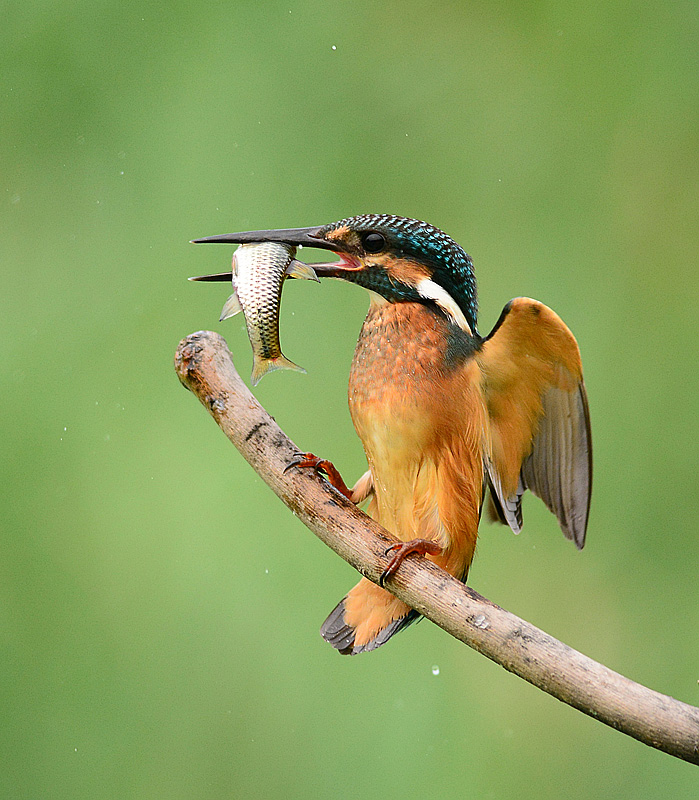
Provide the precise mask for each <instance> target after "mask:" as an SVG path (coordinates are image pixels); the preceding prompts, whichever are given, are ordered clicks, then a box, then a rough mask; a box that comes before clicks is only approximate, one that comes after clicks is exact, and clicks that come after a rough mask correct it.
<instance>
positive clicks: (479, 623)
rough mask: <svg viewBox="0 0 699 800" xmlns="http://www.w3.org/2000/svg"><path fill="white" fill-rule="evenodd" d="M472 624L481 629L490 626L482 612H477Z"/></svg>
mask: <svg viewBox="0 0 699 800" xmlns="http://www.w3.org/2000/svg"><path fill="white" fill-rule="evenodd" d="M473 624H474V625H475V626H476V627H477V628H480V629H481V630H487V629H488V628H489V627H490V623H489V622H488V620H487V619H486V618H485V617H484V616H483V614H479V615H478V616H477V617H476V618H475V619H474V620H473Z"/></svg>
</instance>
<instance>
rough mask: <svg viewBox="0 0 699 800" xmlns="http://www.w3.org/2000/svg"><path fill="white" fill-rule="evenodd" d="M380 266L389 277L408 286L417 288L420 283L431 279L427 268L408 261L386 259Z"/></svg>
mask: <svg viewBox="0 0 699 800" xmlns="http://www.w3.org/2000/svg"><path fill="white" fill-rule="evenodd" d="M381 266H383V267H384V269H385V270H386V271H387V272H388V274H389V275H390V276H391V277H393V278H396V280H399V281H400V282H401V283H405V284H407V285H408V286H417V285H418V283H420V281H423V280H425V278H430V277H431V272H430V271H429V269H428V268H427V267H425V266H423V265H422V264H418V263H417V262H415V261H409V260H408V259H403V258H390V257H386V258H384V259H383V263H382V264H381Z"/></svg>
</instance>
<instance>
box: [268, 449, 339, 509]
mask: <svg viewBox="0 0 699 800" xmlns="http://www.w3.org/2000/svg"><path fill="white" fill-rule="evenodd" d="M292 467H298V468H299V469H313V470H315V471H316V472H320V473H322V474H323V475H325V476H326V478H327V479H328V483H330V485H331V486H334V487H335V488H336V489H337V491H338V492H340V494H344V496H345V497H346V498H347V499H348V500H351V499H352V490H351V489H348V488H347V484H346V483H345V482H344V481H343V480H342V475H340V473H339V472H338V471H337V468H336V467H335V465H334V464H333V463H332V461H328V460H327V459H325V458H318V456H314V455H313V453H296V454H295V455H294V457H293V458H292V460H291V461H290V462H289V463H288V464H287V465H286V467H285V468H284V472H287V470H290V469H291V468H292Z"/></svg>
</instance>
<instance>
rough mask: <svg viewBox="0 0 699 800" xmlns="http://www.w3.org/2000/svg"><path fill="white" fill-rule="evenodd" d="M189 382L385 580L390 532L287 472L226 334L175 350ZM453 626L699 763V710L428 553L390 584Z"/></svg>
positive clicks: (238, 439) (277, 487)
mask: <svg viewBox="0 0 699 800" xmlns="http://www.w3.org/2000/svg"><path fill="white" fill-rule="evenodd" d="M175 370H176V372H177V374H178V376H179V378H180V381H181V382H182V383H183V384H184V386H186V387H187V388H188V389H190V390H191V391H192V392H193V393H194V394H195V395H196V396H197V397H198V398H199V400H200V401H201V402H202V404H203V405H204V406H205V407H206V408H207V409H208V411H209V413H210V414H211V416H212V417H213V418H214V419H215V420H216V422H217V423H218V425H219V427H220V428H221V430H222V431H223V432H224V433H225V434H226V436H227V437H228V438H229V439H230V440H231V442H232V443H233V444H234V445H235V446H236V447H237V448H238V450H239V451H240V453H241V454H242V456H243V457H244V458H245V459H246V460H247V461H248V462H249V463H250V465H251V466H252V467H253V469H255V470H256V472H257V473H258V474H259V475H260V477H261V478H262V479H263V480H264V481H265V482H266V483H267V484H268V485H269V486H270V488H271V489H272V490H273V491H274V492H275V493H276V494H277V495H278V496H279V497H280V498H281V500H282V501H283V502H284V503H285V504H286V505H287V506H288V507H289V508H290V509H292V511H294V512H295V514H296V515H297V516H298V517H299V519H301V520H302V521H303V522H304V523H305V524H306V525H307V526H308V527H309V528H310V529H311V530H312V531H313V533H315V534H316V536H318V537H319V538H320V539H322V540H323V541H324V542H325V544H327V545H328V546H329V547H331V548H332V549H333V550H334V551H335V552H336V553H337V554H338V555H339V556H341V557H342V558H344V559H345V561H348V562H349V563H350V564H351V565H352V566H353V567H354V568H355V569H356V570H358V571H359V572H360V573H361V574H362V575H364V576H366V577H367V578H369V579H370V580H372V581H374V582H378V579H379V576H380V574H381V572H382V570H383V569H384V568H385V566H386V562H387V559H386V556H385V555H384V551H385V549H386V547H387V546H388V545H389V544H391V543H393V541H395V540H394V539H393V537H391V536H390V535H389V534H388V533H387V531H386V530H384V529H383V528H382V527H381V526H380V525H378V524H377V523H376V522H374V521H373V520H372V519H370V518H369V517H368V516H367V515H366V514H364V513H363V512H362V511H360V510H359V509H357V508H356V507H355V506H353V505H352V503H350V502H349V501H348V500H346V499H345V498H344V497H342V496H341V495H340V494H339V493H338V492H336V491H335V490H334V489H333V488H332V487H330V486H329V485H328V484H327V483H326V481H325V480H324V479H323V478H320V477H318V476H316V475H315V474H313V473H312V472H310V471H303V472H302V471H300V470H290V471H289V472H288V473H286V474H284V473H283V470H284V467H285V466H286V465H287V464H288V463H289V461H290V460H291V458H292V456H293V454H294V453H295V452H296V451H297V448H296V446H295V445H294V444H293V443H292V442H291V440H290V439H289V438H288V437H287V436H286V435H285V434H284V432H283V431H282V430H281V429H280V428H279V427H278V426H277V424H276V423H275V421H274V420H273V419H272V417H271V416H270V415H269V414H268V413H267V412H266V411H265V410H264V408H262V406H261V405H260V404H259V403H258V402H257V400H256V399H255V398H254V397H253V395H252V394H251V392H250V391H249V389H248V388H247V386H246V385H245V384H244V383H243V381H242V380H241V379H240V377H239V375H238V373H237V372H236V370H235V367H234V366H233V362H232V360H231V355H230V353H229V351H228V347H227V345H226V342H225V340H224V339H223V338H222V337H221V336H219V335H218V334H217V333H213V332H211V331H199V332H198V333H193V334H191V335H190V336H188V337H187V338H186V339H183V340H182V341H181V342H180V344H179V347H178V348H177V352H176V354H175ZM386 588H388V589H389V591H391V592H393V594H395V595H396V597H399V598H400V599H401V600H403V601H404V602H406V603H408V604H409V605H410V606H412V607H413V608H415V609H417V611H419V612H420V613H421V614H424V616H426V617H427V618H428V619H431V620H432V621H433V622H434V623H436V624H437V625H439V626H440V627H441V628H443V629H444V630H445V631H447V632H448V633H450V634H451V635H452V636H455V637H456V638H457V639H460V640H461V641H462V642H465V643H466V644H467V645H469V646H470V647H473V648H474V649H475V650H478V652H479V653H482V654H483V655H485V656H487V657H488V658H490V659H492V660H493V661H495V662H496V663H497V664H500V665H501V666H502V667H504V668H505V669H506V670H509V671H510V672H513V673H515V674H516V675H519V676H520V677H521V678H524V680H526V681H529V683H532V684H534V686H538V687H539V688H540V689H543V691H545V692H548V693H549V694H551V695H553V696H554V697H556V698H558V699H559V700H562V701H563V702H564V703H568V704H569V705H571V706H573V707H574V708H577V709H579V710H580V711H582V712H584V713H585V714H588V715H590V716H591V717H594V718H595V719H597V720H599V721H600V722H604V723H605V724H606V725H610V726H611V727H613V728H616V729H617V730H619V731H622V732H623V733H626V734H628V735H629V736H633V737H634V738H635V739H638V740H639V741H641V742H644V743H645V744H647V745H650V746H651V747H656V748H658V749H659V750H663V751H665V752H666V753H669V754H670V755H673V756H676V757H677V758H681V759H684V760H685V761H690V762H692V763H694V764H699V708H695V707H693V706H690V705H687V704H686V703H682V702H680V701H679V700H675V699H674V698H672V697H669V696H667V695H663V694H660V693H659V692H655V691H653V690H652V689H647V688H646V687H645V686H642V685H640V684H638V683H635V682H634V681H631V680H629V679H628V678H625V677H624V676H623V675H619V674H618V673H616V672H613V671H612V670H610V669H608V668H607V667H605V666H604V665H603V664H599V663H597V662H596V661H593V660H592V659H590V658H588V657H587V656H585V655H583V654H582V653H578V652H577V651H575V650H573V649H571V648H570V647H568V646H567V645H565V644H563V643H562V642H559V641H558V640H557V639H554V638H553V637H552V636H549V635H548V634H547V633H545V632H544V631H542V630H539V629H538V628H536V627H534V626H533V625H530V624H529V623H528V622H526V621H525V620H522V619H520V618H519V617H516V616H515V615H514V614H510V613H509V612H508V611H505V610H504V609H503V608H500V607H499V606H497V605H495V604H494V603H491V602H490V601H489V600H487V599H486V598H485V597H482V596H481V595H479V594H478V593H477V592H474V591H473V590H472V589H470V588H469V587H468V586H464V584H462V583H460V582H459V581H458V580H456V579H455V578H453V577H452V576H451V575H448V574H447V573H446V572H444V571H443V570H441V569H440V568H439V567H437V566H436V565H434V564H432V563H431V562H430V561H428V560H427V559H424V558H410V559H407V560H406V561H405V562H404V564H403V565H402V566H401V568H400V570H399V571H398V573H397V575H396V576H395V577H394V578H393V579H392V580H391V581H390V582H389V585H388V586H387V587H386Z"/></svg>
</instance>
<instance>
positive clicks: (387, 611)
mask: <svg viewBox="0 0 699 800" xmlns="http://www.w3.org/2000/svg"><path fill="white" fill-rule="evenodd" d="M419 618H420V614H418V612H417V611H415V610H414V609H412V608H410V606H407V605H406V604H405V603H403V602H401V601H400V600H398V599H397V598H395V597H394V596H393V595H392V594H389V593H388V592H387V591H386V590H385V589H381V588H379V587H378V586H376V585H375V584H373V583H371V581H368V580H367V579H366V578H362V580H361V581H359V583H358V584H357V585H356V586H355V587H354V589H352V591H351V592H349V594H348V595H347V596H346V597H344V598H343V599H342V600H340V602H339V603H338V604H337V605H336V606H335V608H334V609H333V610H332V611H331V612H330V614H329V615H328V618H327V619H326V620H325V622H324V623H323V625H322V626H321V629H320V635H321V636H322V637H323V639H325V641H326V642H328V643H329V644H331V645H332V646H333V647H334V648H335V649H336V650H339V651H340V653H342V655H344V656H354V655H357V653H365V652H369V651H370V650H376V648H377V647H381V645H382V644H385V643H386V642H387V641H388V640H389V639H390V638H391V637H392V636H394V635H395V634H396V633H398V632H399V631H402V630H403V628H407V627H408V625H410V624H411V623H412V622H415V620H418V619H419Z"/></svg>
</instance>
